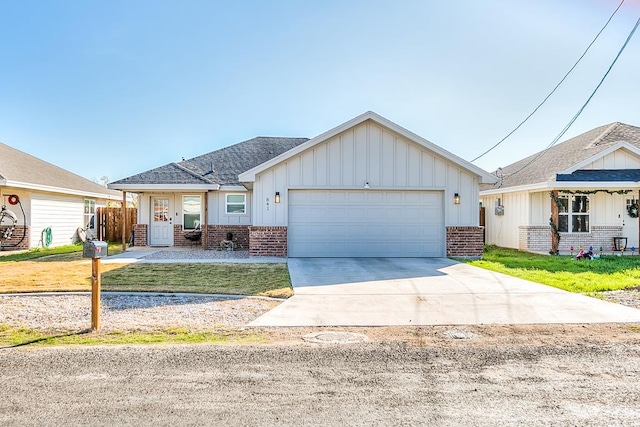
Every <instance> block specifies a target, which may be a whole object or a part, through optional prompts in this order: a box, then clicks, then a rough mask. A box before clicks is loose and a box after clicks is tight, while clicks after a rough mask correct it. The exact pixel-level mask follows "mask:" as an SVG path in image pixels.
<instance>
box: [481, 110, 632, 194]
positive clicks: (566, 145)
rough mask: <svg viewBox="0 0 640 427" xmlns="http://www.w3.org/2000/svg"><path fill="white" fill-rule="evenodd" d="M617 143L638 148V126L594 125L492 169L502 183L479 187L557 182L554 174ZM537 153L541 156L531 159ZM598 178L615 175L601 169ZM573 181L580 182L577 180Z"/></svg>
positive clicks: (616, 123)
mask: <svg viewBox="0 0 640 427" xmlns="http://www.w3.org/2000/svg"><path fill="white" fill-rule="evenodd" d="M621 143H624V144H621ZM616 144H620V146H622V145H628V146H632V147H631V148H633V147H635V148H639V149H640V128H639V127H636V126H632V125H628V124H624V123H619V122H615V123H610V124H608V125H604V126H600V127H597V128H595V129H592V130H590V131H588V132H585V133H583V134H581V135H578V136H576V137H574V138H571V139H569V140H567V141H564V142H561V143H559V144H557V145H555V146H553V147H552V148H550V149H549V150H548V151H546V152H544V151H540V152H538V153H536V154H533V155H531V156H528V157H526V158H524V159H522V160H519V161H517V162H515V163H512V164H510V165H509V166H505V167H503V168H502V171H496V172H494V174H495V175H496V176H499V174H500V173H501V174H502V176H503V178H502V180H501V181H502V185H500V181H498V183H496V184H494V185H484V186H482V188H481V190H484V191H486V190H496V189H498V188H502V189H506V188H509V187H517V186H524V185H531V184H537V183H541V182H548V181H556V180H557V179H556V175H557V174H562V175H566V173H565V172H566V171H570V170H571V169H572V166H575V165H577V164H579V163H581V162H584V161H585V160H587V159H590V158H593V157H597V155H598V154H599V153H603V152H605V151H606V150H608V149H611V148H614V147H613V146H614V145H616ZM538 156H540V157H539V158H538V159H537V160H534V159H536V158H537V157H538ZM532 161H533V162H532ZM530 162H531V164H529V163H530ZM571 172H573V171H571ZM584 176H585V175H574V177H576V178H580V177H584ZM591 176H593V177H595V173H591ZM616 176H618V175H616ZM600 177H601V178H607V177H614V176H613V175H612V174H611V173H609V174H607V173H605V172H603V173H601V174H600ZM564 178H566V177H563V179H562V181H566V180H567V179H564ZM576 180H577V181H580V179H576ZM607 180H608V179H605V180H604V181H607ZM611 181H618V179H612V180H611ZM634 181H635V180H634Z"/></svg>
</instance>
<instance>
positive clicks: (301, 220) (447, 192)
mask: <svg viewBox="0 0 640 427" xmlns="http://www.w3.org/2000/svg"><path fill="white" fill-rule="evenodd" d="M367 186H368V187H369V188H365V187H367ZM276 192H279V193H280V200H281V201H280V203H274V200H273V199H274V195H275V193H276ZM455 193H458V194H459V195H460V198H461V201H462V202H461V203H460V204H459V205H454V203H453V196H454V194H455ZM478 218H479V215H478V177H477V176H475V175H473V174H471V173H470V172H468V171H467V170H465V169H464V168H461V167H460V166H458V165H456V164H455V163H454V162H451V161H449V160H447V159H446V158H443V157H442V156H440V155H439V154H436V153H434V152H432V151H431V150H429V149H428V148H427V147H424V146H422V145H420V144H418V143H416V142H414V141H411V140H408V139H406V138H404V137H402V136H401V135H399V134H396V133H395V132H393V131H391V130H389V129H387V128H385V127H383V126H381V125H379V124H378V123H375V122H373V121H365V122H363V123H361V124H359V125H357V126H354V127H353V128H351V129H348V130H346V131H344V132H342V133H340V134H338V135H336V136H334V137H331V138H329V139H328V140H326V141H322V142H320V143H318V144H316V145H315V146H313V147H309V149H307V150H305V151H303V152H301V153H300V154H298V155H295V156H293V157H291V158H289V159H287V160H284V161H283V162H281V163H279V164H277V165H275V166H274V167H272V168H270V169H267V170H265V171H263V172H260V173H259V174H257V176H256V182H255V185H254V209H253V224H254V225H258V226H269V225H274V226H287V227H288V231H287V233H288V247H289V256H334V257H339V256H381V257H384V256H390V257H392V256H407V257H410V256H415V257H425V256H444V255H445V226H448V225H451V226H454V225H461V226H477V225H478V221H479V219H478Z"/></svg>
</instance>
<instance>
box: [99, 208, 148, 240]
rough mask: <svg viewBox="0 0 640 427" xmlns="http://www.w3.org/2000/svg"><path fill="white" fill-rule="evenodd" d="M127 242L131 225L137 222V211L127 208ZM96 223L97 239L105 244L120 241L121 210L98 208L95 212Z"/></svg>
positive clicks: (131, 228)
mask: <svg viewBox="0 0 640 427" xmlns="http://www.w3.org/2000/svg"><path fill="white" fill-rule="evenodd" d="M126 216H127V228H126V234H125V235H126V236H127V241H128V240H129V238H130V236H131V231H132V230H133V225H134V224H136V223H137V222H138V209H136V208H127V213H126ZM96 219H97V221H98V227H97V228H98V239H99V240H104V241H106V242H119V241H121V240H122V223H123V220H122V208H98V209H97V212H96Z"/></svg>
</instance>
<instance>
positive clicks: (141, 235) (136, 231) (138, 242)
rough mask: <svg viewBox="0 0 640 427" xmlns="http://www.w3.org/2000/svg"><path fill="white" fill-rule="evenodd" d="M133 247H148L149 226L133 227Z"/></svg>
mask: <svg viewBox="0 0 640 427" xmlns="http://www.w3.org/2000/svg"><path fill="white" fill-rule="evenodd" d="M133 245H134V246H147V245H148V240H147V224H134V225H133Z"/></svg>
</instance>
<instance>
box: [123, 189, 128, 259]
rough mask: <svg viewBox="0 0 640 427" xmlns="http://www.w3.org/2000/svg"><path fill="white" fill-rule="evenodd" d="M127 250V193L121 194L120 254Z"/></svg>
mask: <svg viewBox="0 0 640 427" xmlns="http://www.w3.org/2000/svg"><path fill="white" fill-rule="evenodd" d="M126 250H127V192H126V191H123V192H122V252H124V251H126Z"/></svg>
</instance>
